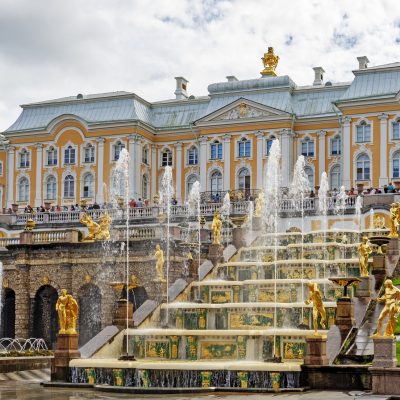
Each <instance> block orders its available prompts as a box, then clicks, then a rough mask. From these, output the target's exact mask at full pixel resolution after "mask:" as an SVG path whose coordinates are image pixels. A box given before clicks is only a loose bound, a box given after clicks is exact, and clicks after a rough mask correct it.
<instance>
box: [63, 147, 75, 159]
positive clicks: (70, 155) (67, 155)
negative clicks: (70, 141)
mask: <svg viewBox="0 0 400 400" xmlns="http://www.w3.org/2000/svg"><path fill="white" fill-rule="evenodd" d="M64 164H75V149H74V148H73V147H72V146H71V145H70V146H68V147H67V148H66V149H64Z"/></svg>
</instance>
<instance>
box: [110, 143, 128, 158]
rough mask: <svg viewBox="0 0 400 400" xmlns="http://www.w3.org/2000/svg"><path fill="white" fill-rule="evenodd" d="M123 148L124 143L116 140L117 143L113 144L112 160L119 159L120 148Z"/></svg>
mask: <svg viewBox="0 0 400 400" xmlns="http://www.w3.org/2000/svg"><path fill="white" fill-rule="evenodd" d="M124 148H125V145H124V144H123V143H122V142H120V141H118V142H117V143H115V144H114V146H113V160H114V161H118V160H119V156H120V154H121V151H122V149H124Z"/></svg>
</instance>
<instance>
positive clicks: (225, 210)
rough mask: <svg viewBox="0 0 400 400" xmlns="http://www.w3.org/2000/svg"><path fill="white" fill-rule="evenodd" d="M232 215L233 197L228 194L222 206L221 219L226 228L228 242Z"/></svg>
mask: <svg viewBox="0 0 400 400" xmlns="http://www.w3.org/2000/svg"><path fill="white" fill-rule="evenodd" d="M230 213H231V197H230V196H229V193H228V192H226V193H225V196H224V199H223V202H222V206H221V219H222V226H223V227H224V226H225V238H226V241H228V232H229V215H230Z"/></svg>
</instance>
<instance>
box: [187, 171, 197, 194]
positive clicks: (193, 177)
mask: <svg viewBox="0 0 400 400" xmlns="http://www.w3.org/2000/svg"><path fill="white" fill-rule="evenodd" d="M197 180H198V179H197V176H196V175H189V177H188V179H187V183H186V197H189V194H190V192H191V191H192V188H193V185H194V183H195V182H196V181H197Z"/></svg>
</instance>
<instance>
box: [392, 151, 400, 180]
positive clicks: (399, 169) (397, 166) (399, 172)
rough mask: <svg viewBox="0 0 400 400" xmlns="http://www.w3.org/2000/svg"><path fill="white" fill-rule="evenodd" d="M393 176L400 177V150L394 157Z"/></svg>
mask: <svg viewBox="0 0 400 400" xmlns="http://www.w3.org/2000/svg"><path fill="white" fill-rule="evenodd" d="M392 178H400V151H396V152H394V154H393V157H392Z"/></svg>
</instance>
